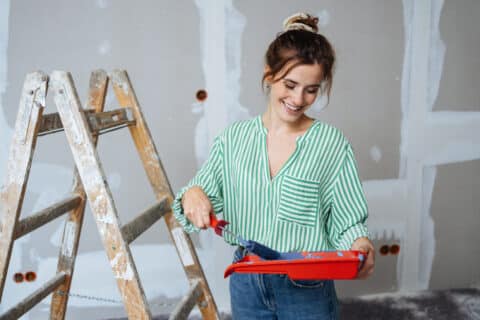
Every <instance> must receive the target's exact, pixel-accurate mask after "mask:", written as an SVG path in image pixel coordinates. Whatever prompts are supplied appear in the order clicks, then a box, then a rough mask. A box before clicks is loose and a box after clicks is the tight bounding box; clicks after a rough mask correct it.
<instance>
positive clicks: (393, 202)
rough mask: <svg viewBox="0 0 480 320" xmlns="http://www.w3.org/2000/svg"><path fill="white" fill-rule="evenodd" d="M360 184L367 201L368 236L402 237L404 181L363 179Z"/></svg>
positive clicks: (405, 200)
mask: <svg viewBox="0 0 480 320" xmlns="http://www.w3.org/2000/svg"><path fill="white" fill-rule="evenodd" d="M362 185H363V189H364V191H365V197H366V199H367V203H368V211H369V218H368V230H369V232H370V237H371V238H372V239H383V238H387V239H393V238H395V239H403V238H404V236H405V232H406V224H405V218H404V215H405V209H406V207H407V183H406V181H405V180H367V181H363V182H362ZM386 208H387V209H386Z"/></svg>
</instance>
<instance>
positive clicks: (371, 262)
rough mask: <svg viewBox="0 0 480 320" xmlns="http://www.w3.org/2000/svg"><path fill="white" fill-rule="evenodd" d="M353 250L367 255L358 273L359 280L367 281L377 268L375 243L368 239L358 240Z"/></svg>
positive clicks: (354, 243)
mask: <svg viewBox="0 0 480 320" xmlns="http://www.w3.org/2000/svg"><path fill="white" fill-rule="evenodd" d="M351 249H352V250H358V251H363V252H365V253H366V254H367V257H366V259H365V261H364V262H363V265H362V268H361V269H360V270H359V271H358V275H357V278H358V279H366V278H368V277H369V276H370V275H371V274H372V273H373V269H374V266H375V248H374V247H373V243H372V242H371V241H370V240H369V239H368V238H366V237H362V238H358V239H357V240H355V241H354V242H353V244H352V248H351Z"/></svg>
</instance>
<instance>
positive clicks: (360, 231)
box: [338, 224, 369, 250]
mask: <svg viewBox="0 0 480 320" xmlns="http://www.w3.org/2000/svg"><path fill="white" fill-rule="evenodd" d="M368 236H369V233H368V230H367V227H366V226H365V225H364V224H357V225H354V226H352V227H351V228H349V229H347V230H346V231H345V232H344V233H343V235H342V238H341V239H340V242H339V244H338V249H339V250H350V248H351V247H352V244H353V243H354V242H355V240H357V239H358V238H362V237H368Z"/></svg>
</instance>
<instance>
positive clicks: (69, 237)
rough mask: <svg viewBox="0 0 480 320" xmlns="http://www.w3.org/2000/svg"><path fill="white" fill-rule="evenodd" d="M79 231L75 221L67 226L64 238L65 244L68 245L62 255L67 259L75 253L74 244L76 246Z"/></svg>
mask: <svg viewBox="0 0 480 320" xmlns="http://www.w3.org/2000/svg"><path fill="white" fill-rule="evenodd" d="M76 230H77V226H76V224H75V222H73V221H68V222H67V223H66V224H65V232H64V234H63V237H64V239H65V240H64V243H66V244H67V245H66V246H64V247H63V248H62V254H63V255H64V256H65V257H71V256H72V253H73V244H74V239H75V233H76V232H75V231H76Z"/></svg>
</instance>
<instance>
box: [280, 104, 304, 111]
mask: <svg viewBox="0 0 480 320" xmlns="http://www.w3.org/2000/svg"><path fill="white" fill-rule="evenodd" d="M283 104H284V105H285V106H286V107H287V108H288V109H290V110H292V111H298V110H300V109H301V108H302V107H294V106H292V105H291V104H288V103H286V102H284V103H283Z"/></svg>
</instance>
